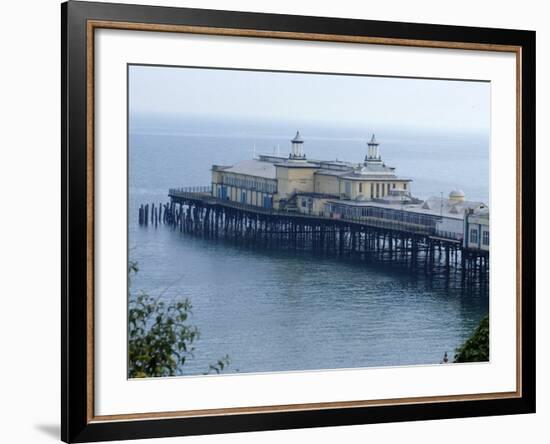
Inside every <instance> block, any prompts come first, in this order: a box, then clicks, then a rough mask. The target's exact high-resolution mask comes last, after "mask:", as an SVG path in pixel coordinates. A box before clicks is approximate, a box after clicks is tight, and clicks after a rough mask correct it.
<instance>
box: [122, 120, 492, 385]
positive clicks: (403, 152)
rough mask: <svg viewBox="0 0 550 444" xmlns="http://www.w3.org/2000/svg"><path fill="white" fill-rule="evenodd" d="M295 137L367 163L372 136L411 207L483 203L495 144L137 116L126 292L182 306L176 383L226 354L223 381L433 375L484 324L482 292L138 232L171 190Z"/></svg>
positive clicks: (363, 267) (468, 135) (314, 153)
mask: <svg viewBox="0 0 550 444" xmlns="http://www.w3.org/2000/svg"><path fill="white" fill-rule="evenodd" d="M297 130H300V133H301V134H302V136H303V138H304V140H305V144H304V150H305V153H306V155H307V156H308V157H309V158H311V159H338V160H346V161H352V162H361V161H362V160H363V158H364V157H365V154H366V149H367V145H366V142H367V140H368V139H369V138H370V136H371V134H372V133H375V134H376V138H377V140H378V141H379V143H380V153H381V155H382V158H383V160H384V162H385V163H386V164H387V165H390V166H393V167H395V168H396V173H397V174H398V175H399V176H401V177H405V178H409V179H412V181H413V182H412V185H411V190H412V194H413V195H414V196H415V197H418V198H421V199H425V198H428V197H430V196H438V197H439V196H441V195H444V196H446V195H448V194H449V192H450V191H452V190H455V189H460V190H462V191H464V192H465V194H466V199H468V200H473V201H481V202H484V203H486V204H488V205H490V201H489V144H490V139H489V134H485V133H481V132H473V131H471V132H468V131H461V130H454V131H453V130H448V129H437V128H435V129H410V128H409V129H402V128H396V127H391V126H384V127H380V126H378V127H376V128H372V127H370V126H369V125H365V126H364V127H331V126H330V125H320V124H315V123H308V122H300V124H299V125H298V124H297V123H296V122H284V121H283V122H278V123H277V124H274V123H273V122H266V121H244V122H243V121H240V120H238V119H233V120H227V119H222V118H219V119H217V118H215V117H212V116H209V117H204V118H200V117H186V116H158V115H154V116H143V115H140V116H131V117H130V125H129V137H128V159H129V164H128V256H129V259H130V260H133V261H136V262H137V263H138V266H139V272H138V273H137V274H136V275H135V276H134V277H133V278H132V280H131V287H130V289H129V291H130V294H135V293H138V292H142V291H143V292H147V293H148V294H150V295H152V296H154V297H158V298H161V299H164V300H166V301H176V300H183V299H188V300H189V301H190V302H191V304H192V314H191V316H190V318H189V321H188V322H189V324H191V325H194V326H196V327H197V328H198V330H199V331H200V337H199V339H198V340H196V341H195V343H194V346H195V350H194V352H193V356H192V357H190V358H188V359H187V361H186V362H185V364H184V365H183V366H182V367H180V369H179V370H178V375H179V376H190V375H202V374H204V373H205V372H207V371H208V369H209V366H210V365H211V364H214V363H215V362H217V360H218V359H220V358H222V357H224V356H226V355H227V356H229V361H230V365H229V366H228V367H227V368H225V369H224V373H225V374H229V373H237V372H240V373H257V372H285V371H306V370H331V369H335V370H336V369H344V368H365V367H383V366H410V365H433V364H439V363H440V362H441V361H442V359H443V356H444V354H445V353H448V355H449V357H450V359H451V360H452V356H453V355H454V352H455V350H456V348H457V347H459V346H460V345H461V344H462V343H463V342H464V341H465V340H466V339H467V338H468V337H469V335H470V334H471V333H472V332H473V330H474V329H475V327H476V326H477V324H478V323H479V321H480V320H481V319H482V318H483V317H484V316H485V315H487V313H488V310H489V294H488V289H487V288H486V287H468V288H464V287H463V286H462V284H461V281H460V279H451V280H450V281H449V279H443V278H440V277H438V276H437V275H436V276H426V275H424V274H423V273H416V272H415V273H411V272H410V271H409V270H406V269H400V268H395V267H388V266H386V265H384V264H375V263H374V264H373V263H370V264H366V263H364V262H358V261H356V260H351V259H341V258H330V257H318V256H315V255H313V254H311V253H307V252H294V251H292V252H290V251H277V250H268V251H264V250H261V249H258V248H255V249H251V248H244V247H238V246H235V245H233V244H228V243H226V242H217V241H215V240H208V239H202V238H197V237H193V236H192V235H190V234H186V233H181V232H179V231H175V230H172V229H170V228H169V227H167V226H161V225H159V226H158V227H155V226H152V225H149V226H147V227H143V226H139V224H138V208H139V206H140V205H141V204H146V203H149V204H150V203H153V202H154V203H156V204H158V203H160V202H163V203H166V202H168V196H167V194H168V189H169V188H177V187H186V186H205V185H209V184H210V174H211V172H210V168H211V165H212V164H218V165H230V164H233V163H235V162H238V161H240V160H245V159H250V158H252V157H253V156H254V154H255V153H256V154H257V153H281V154H286V153H288V152H289V149H290V139H291V138H292V137H293V136H294V134H295V133H296V131H297Z"/></svg>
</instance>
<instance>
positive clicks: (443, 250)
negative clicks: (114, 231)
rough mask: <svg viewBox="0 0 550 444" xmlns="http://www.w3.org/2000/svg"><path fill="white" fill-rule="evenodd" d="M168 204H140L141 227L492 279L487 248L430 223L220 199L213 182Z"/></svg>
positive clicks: (176, 192)
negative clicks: (446, 233) (162, 227)
mask: <svg viewBox="0 0 550 444" xmlns="http://www.w3.org/2000/svg"><path fill="white" fill-rule="evenodd" d="M168 196H169V199H170V201H169V202H168V203H158V204H154V203H152V204H146V205H141V207H140V208H139V214H138V218H139V224H140V225H141V226H153V227H158V226H159V225H166V226H169V227H171V228H172V229H174V230H179V231H180V232H182V233H187V234H191V235H194V236H200V237H203V238H207V239H212V240H214V241H215V240H225V241H229V242H232V243H233V244H235V245H239V246H245V247H247V246H248V247H258V248H265V249H271V248H278V249H284V250H305V251H311V252H314V253H315V254H319V255H331V256H341V257H352V258H355V259H356V260H359V261H365V262H378V263H384V264H392V265H398V266H405V267H408V268H411V269H414V270H419V271H423V272H424V273H426V274H430V273H432V272H433V271H434V270H435V269H436V268H437V269H438V270H442V271H443V272H446V273H451V272H454V273H456V272H460V274H461V277H462V279H464V280H467V281H475V282H479V283H487V282H488V271H489V253H488V251H484V250H478V249H469V248H465V247H464V245H463V242H462V241H461V240H459V239H456V238H454V237H444V236H441V235H440V234H439V233H437V232H436V231H435V229H434V228H433V227H430V226H425V225H421V224H413V223H408V222H403V221H396V220H388V219H384V218H376V217H344V216H342V215H337V216H338V217H334V215H308V214H303V213H298V212H292V211H286V210H281V209H274V208H262V207H258V206H255V205H249V204H246V203H240V202H234V201H230V200H224V199H220V198H218V197H214V196H212V194H211V190H210V189H209V187H194V188H188V189H171V190H169V194H168Z"/></svg>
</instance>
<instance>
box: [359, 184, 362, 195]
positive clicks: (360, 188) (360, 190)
mask: <svg viewBox="0 0 550 444" xmlns="http://www.w3.org/2000/svg"><path fill="white" fill-rule="evenodd" d="M359 192H360V193H362V192H363V184H362V183H361V182H359Z"/></svg>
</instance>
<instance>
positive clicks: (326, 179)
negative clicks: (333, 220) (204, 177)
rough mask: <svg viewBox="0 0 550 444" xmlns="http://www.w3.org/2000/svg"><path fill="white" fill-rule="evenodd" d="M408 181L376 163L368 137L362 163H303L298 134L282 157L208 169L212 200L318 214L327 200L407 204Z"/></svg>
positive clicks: (379, 160)
mask: <svg viewBox="0 0 550 444" xmlns="http://www.w3.org/2000/svg"><path fill="white" fill-rule="evenodd" d="M410 182H411V180H410V179H406V178H401V177H398V176H397V174H396V172H395V168H393V167H390V166H387V165H386V164H385V163H384V162H383V161H382V156H381V155H380V149H379V143H378V142H377V141H376V137H375V136H374V135H372V137H371V139H370V140H369V142H368V143H367V154H366V156H365V159H364V161H363V162H362V163H353V162H343V161H338V160H315V159H308V158H307V157H306V154H305V150H304V140H303V139H302V137H301V135H300V133H299V132H297V133H296V135H295V137H294V138H293V139H292V140H291V151H290V154H289V155H288V157H286V156H285V157H283V156H276V155H269V154H261V155H259V156H258V158H254V159H250V160H244V161H241V162H238V163H236V164H235V165H230V166H222V165H214V166H213V167H212V195H213V196H214V197H217V198H219V199H222V200H229V201H233V202H239V203H244V204H248V205H254V206H258V207H263V208H274V209H281V210H289V211H297V212H303V213H310V214H318V215H322V213H324V211H325V205H326V203H327V202H328V200H329V199H338V200H350V201H352V200H353V201H356V200H362V201H371V200H376V199H383V198H386V199H399V201H400V202H402V201H410V200H411V197H410V196H411V194H410Z"/></svg>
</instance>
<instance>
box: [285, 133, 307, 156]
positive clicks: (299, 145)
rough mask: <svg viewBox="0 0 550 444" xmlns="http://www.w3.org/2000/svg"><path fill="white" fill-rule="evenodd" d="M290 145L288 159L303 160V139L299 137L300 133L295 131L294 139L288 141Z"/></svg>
mask: <svg viewBox="0 0 550 444" xmlns="http://www.w3.org/2000/svg"><path fill="white" fill-rule="evenodd" d="M290 142H291V143H292V150H291V151H290V156H289V159H293V160H305V159H306V155H305V154H304V139H302V136H300V131H296V135H295V136H294V139H292V140H291V141H290Z"/></svg>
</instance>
